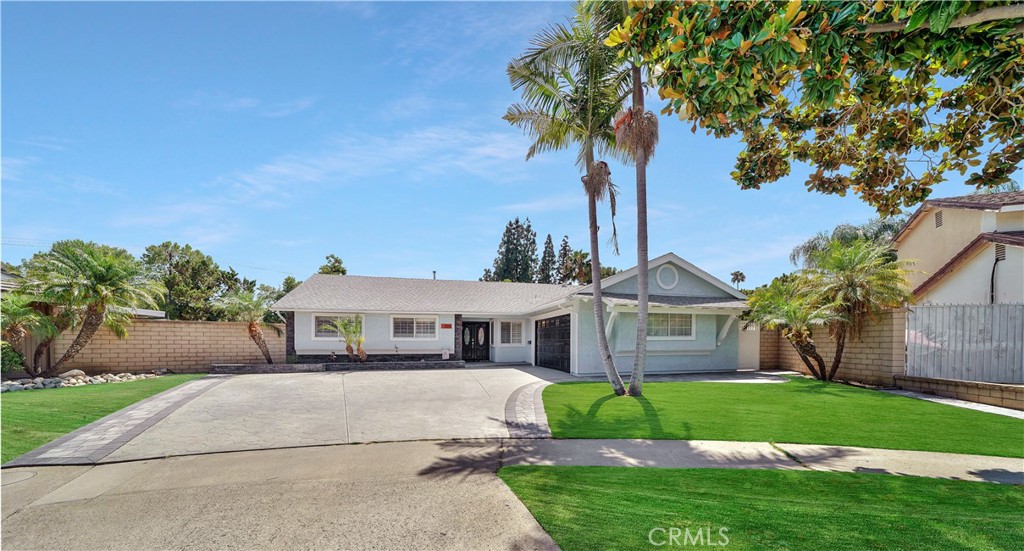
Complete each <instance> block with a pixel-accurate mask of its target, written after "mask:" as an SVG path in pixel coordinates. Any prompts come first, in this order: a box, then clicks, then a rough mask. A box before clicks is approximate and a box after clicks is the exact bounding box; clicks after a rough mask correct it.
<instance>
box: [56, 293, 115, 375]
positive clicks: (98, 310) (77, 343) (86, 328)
mask: <svg viewBox="0 0 1024 551" xmlns="http://www.w3.org/2000/svg"><path fill="white" fill-rule="evenodd" d="M105 315H106V307H104V306H102V305H100V306H97V305H94V304H90V305H89V307H88V308H87V309H86V310H85V316H83V317H82V329H80V330H79V331H78V335H77V336H76V337H75V340H74V341H72V342H71V346H69V347H68V350H67V352H65V353H64V355H63V356H61V358H60V359H59V360H57V363H55V364H53V366H52V367H50V369H47V370H46V372H45V376H51V377H52V376H53V375H55V374H57V373H60V372H61V370H62V369H63V368H64V364H66V363H68V362H70V361H71V360H72V358H74V357H75V356H77V355H78V353H79V352H81V351H82V349H83V348H85V345H87V344H89V341H90V340H92V338H93V336H94V335H95V334H96V332H97V331H99V329H100V326H102V325H103V318H104V316H105Z"/></svg>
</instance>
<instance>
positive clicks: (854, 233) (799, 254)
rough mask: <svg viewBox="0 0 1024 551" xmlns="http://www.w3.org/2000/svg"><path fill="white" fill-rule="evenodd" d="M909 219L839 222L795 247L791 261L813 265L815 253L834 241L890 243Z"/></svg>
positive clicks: (797, 263) (894, 217) (900, 217)
mask: <svg viewBox="0 0 1024 551" xmlns="http://www.w3.org/2000/svg"><path fill="white" fill-rule="evenodd" d="M907 219H908V217H907V216H890V217H887V218H873V219H871V220H868V221H867V222H865V223H864V224H861V225H859V226H856V225H853V224H839V225H838V226H836V227H835V228H833V229H832V231H831V232H827V231H822V232H818V233H816V234H815V235H814V237H812V238H810V239H808V240H807V241H804V242H803V243H800V244H799V245H797V246H796V247H793V250H792V252H790V253H789V261H790V262H792V263H793V265H799V264H800V263H801V262H802V263H803V264H804V266H805V267H813V264H814V255H815V254H817V253H820V252H821V251H824V250H826V249H828V248H829V247H830V246H831V245H832V242H833V241H838V242H840V243H844V244H847V245H849V244H850V243H853V242H854V241H857V240H859V239H867V240H869V241H874V242H876V243H880V244H886V245H888V244H889V243H890V242H892V240H893V239H894V238H895V237H896V235H897V234H898V233H900V230H902V229H903V226H905V225H906V223H907ZM889 258H891V259H895V258H896V255H895V254H893V253H889Z"/></svg>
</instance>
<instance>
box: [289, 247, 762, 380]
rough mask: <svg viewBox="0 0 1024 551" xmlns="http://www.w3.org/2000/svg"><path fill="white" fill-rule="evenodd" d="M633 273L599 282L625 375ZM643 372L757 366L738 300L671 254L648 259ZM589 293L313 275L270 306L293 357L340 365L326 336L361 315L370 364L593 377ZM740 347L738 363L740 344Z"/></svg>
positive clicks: (339, 345)
mask: <svg viewBox="0 0 1024 551" xmlns="http://www.w3.org/2000/svg"><path fill="white" fill-rule="evenodd" d="M636 272H637V270H636V268H632V269H629V270H625V271H623V272H620V273H618V274H615V275H613V276H611V277H608V278H605V279H604V280H602V285H601V287H602V289H603V292H604V297H603V298H604V300H603V302H604V312H605V323H606V327H605V331H606V334H607V335H608V337H609V342H610V345H611V350H612V353H613V354H614V355H615V359H616V361H617V365H618V367H619V369H621V370H622V371H624V372H628V371H629V370H630V369H631V368H632V361H631V360H632V356H633V354H634V348H635V347H634V344H635V341H636V309H637V304H636V291H637V276H636ZM649 277H650V287H649V288H650V291H649V295H650V299H649V300H650V319H649V322H648V359H647V365H648V368H647V369H648V372H650V373H679V372H695V371H732V370H736V369H738V368H740V367H746V368H753V369H756V367H757V356H758V346H759V344H758V340H757V339H758V336H759V333H758V332H757V331H756V330H743V324H742V323H741V322H740V321H739V320H738V317H739V315H740V314H741V313H743V311H744V310H745V309H746V302H745V299H746V297H745V296H744V295H743V294H742V293H740V292H739V291H737V290H735V289H733V288H732V287H730V286H729V285H727V284H726V283H724V282H723V281H721V280H719V279H717V278H715V277H714V276H712V275H710V274H708V273H707V272H705V271H703V270H701V269H700V268H698V267H696V266H694V265H693V264H691V263H689V262H687V261H686V260H683V259H682V258H680V257H678V256H676V255H675V254H666V255H663V256H661V257H658V258H656V259H654V260H652V261H651V262H650V276H649ZM593 301H594V298H593V288H592V286H589V285H587V286H579V285H548V284H540V283H504V282H485V281H451V280H434V279H405V278H393V277H365V276H351V275H344V276H342V275H322V274H318V275H314V276H312V277H310V278H309V279H307V280H306V281H304V282H303V283H302V284H301V285H299V286H298V287H297V288H295V289H294V290H292V291H291V292H290V293H288V294H287V295H286V296H284V297H283V298H281V300H279V301H278V302H277V303H275V304H274V305H273V309H274V310H276V311H278V312H281V313H282V315H283V316H284V318H285V320H286V322H287V329H286V347H287V353H288V355H289V356H291V357H297V358H298V360H299V361H311V362H316V361H328V358H330V357H331V355H332V354H333V355H335V356H336V357H337V358H338V359H339V360H343V359H344V358H345V345H344V342H343V341H342V340H341V339H340V336H339V335H338V334H337V332H336V331H332V330H331V329H330V328H329V327H325V325H326V324H328V323H330V322H331V320H333V319H337V318H344V317H349V318H351V317H356V316H358V317H359V318H361V319H362V327H363V335H364V337H365V339H366V342H365V344H364V349H365V350H366V352H367V354H369V355H370V357H371V358H373V359H382V360H386V359H401V360H417V359H424V360H440V359H454V360H465V361H467V362H471V361H490V362H517V363H519V362H521V363H527V364H532V365H537V366H543V367H549V368H552V369H558V370H561V371H565V372H568V373H572V374H574V375H596V374H600V373H603V369H602V366H601V361H600V356H599V354H598V348H597V332H596V329H595V326H594V309H593V304H594V302H593ZM741 335H742V339H743V340H744V346H743V349H744V353H743V354H742V356H743V358H742V359H741V352H740V348H741V346H740V341H741Z"/></svg>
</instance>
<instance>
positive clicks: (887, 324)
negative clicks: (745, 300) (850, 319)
mask: <svg viewBox="0 0 1024 551" xmlns="http://www.w3.org/2000/svg"><path fill="white" fill-rule="evenodd" d="M906 320H907V313H906V310H905V309H894V310H888V311H886V312H885V313H884V314H882V315H881V316H880V317H879V319H878V320H877V321H869V322H868V323H867V324H865V326H864V327H863V328H862V329H861V331H860V333H859V334H858V336H857V337H847V339H846V348H845V351H844V352H843V361H842V365H841V366H840V368H839V372H838V373H837V374H836V378H837V379H841V380H844V381H852V382H858V383H864V384H869V385H881V386H893V385H894V377H895V376H896V375H902V374H903V369H904V366H905V364H906ZM812 338H813V339H814V344H815V345H816V346H817V348H818V352H819V353H820V354H821V356H822V358H824V359H825V364H826V367H830V366H831V362H832V358H833V356H834V355H835V352H836V343H835V341H833V340H832V338H831V337H829V335H828V331H827V330H825V329H820V330H817V331H815V332H814V333H813V335H812ZM761 369H788V370H791V371H799V372H802V373H809V372H808V370H807V366H805V365H804V363H803V362H802V361H801V360H800V356H799V355H798V354H797V353H796V350H794V349H793V346H792V345H790V344H789V342H788V341H786V339H784V338H782V336H781V335H779V333H778V331H762V332H761Z"/></svg>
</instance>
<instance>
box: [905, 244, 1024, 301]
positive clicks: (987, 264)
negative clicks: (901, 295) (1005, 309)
mask: <svg viewBox="0 0 1024 551" xmlns="http://www.w3.org/2000/svg"><path fill="white" fill-rule="evenodd" d="M994 261H995V244H993V243H989V244H988V245H987V246H985V247H984V248H983V249H982V250H981V251H979V252H978V254H976V255H974V256H973V257H971V258H970V259H969V260H968V261H967V262H965V263H964V264H962V265H961V266H960V268H959V269H957V270H956V271H955V272H954V273H952V274H950V275H948V276H946V277H945V278H944V279H943V280H942V281H940V282H939V283H938V284H937V285H935V287H933V288H932V289H931V290H930V291H929V292H928V293H926V294H925V295H924V296H923V297H921V298H920V300H918V303H920V304H989V302H990V298H991V297H990V287H991V281H992V264H993V262H994ZM995 291H996V293H995V302H996V303H997V304H1008V303H1021V302H1024V249H1022V248H1021V247H1011V246H1009V245H1007V246H1006V260H1003V261H1001V262H999V264H998V265H997V266H996V277H995Z"/></svg>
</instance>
